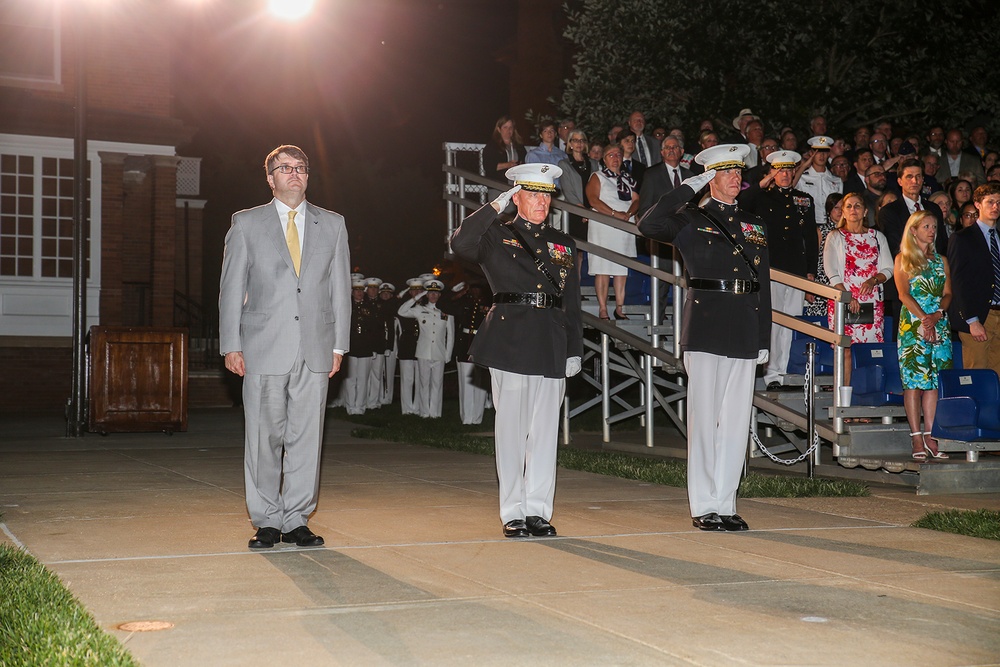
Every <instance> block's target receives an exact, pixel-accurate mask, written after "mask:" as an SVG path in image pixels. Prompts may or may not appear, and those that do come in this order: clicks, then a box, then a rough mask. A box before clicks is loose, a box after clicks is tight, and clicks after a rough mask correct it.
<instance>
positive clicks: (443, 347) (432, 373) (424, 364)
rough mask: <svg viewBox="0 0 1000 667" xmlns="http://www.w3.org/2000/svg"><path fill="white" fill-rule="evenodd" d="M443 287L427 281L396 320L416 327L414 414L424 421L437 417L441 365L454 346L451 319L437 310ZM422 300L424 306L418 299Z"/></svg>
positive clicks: (441, 284)
mask: <svg viewBox="0 0 1000 667" xmlns="http://www.w3.org/2000/svg"><path fill="white" fill-rule="evenodd" d="M443 289H444V283H442V282H441V281H440V280H428V281H427V282H426V283H424V290H425V291H424V292H423V293H421V294H419V295H417V298H416V299H413V300H412V301H407V302H406V303H404V304H403V305H402V306H400V307H399V316H400V317H411V318H414V319H416V320H417V323H418V324H419V325H420V337H419V338H417V391H416V394H417V414H419V415H420V416H421V417H424V418H432V419H437V418H438V417H440V416H441V402H442V399H443V393H442V388H443V386H444V365H445V364H446V363H447V362H448V361H449V360H450V359H451V352H452V349H453V348H454V346H455V318H454V317H452V316H451V315H448V314H447V313H444V312H442V311H441V310H439V309H438V306H437V303H438V300H439V299H440V298H441V290H443ZM422 296H426V297H427V300H426V302H421V301H420V297H422Z"/></svg>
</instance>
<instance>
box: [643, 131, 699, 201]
mask: <svg viewBox="0 0 1000 667" xmlns="http://www.w3.org/2000/svg"><path fill="white" fill-rule="evenodd" d="M683 155H684V147H683V146H682V145H681V142H680V141H678V140H677V138H676V137H672V136H670V137H667V138H666V139H664V140H663V144H662V146H661V147H660V157H661V158H662V160H661V162H660V163H659V164H657V165H656V166H655V167H650V168H649V169H647V170H646V174H645V177H644V180H643V184H642V190H640V191H639V211H638V213H639V215H640V216H641V215H642V214H643V213H645V212H646V211H647V210H648V209H649V208H650V207H651V206H652V205H653V204H655V203H656V202H658V201H659V200H660V197H662V196H663V195H665V194H667V193H668V192H670V191H671V190H673V189H674V188H676V187H680V184H681V181H683V180H684V179H686V178H690V177H691V176H693V175H694V174H692V173H691V170H690V169H685V168H684V167H682V166H681V157H682V156H683Z"/></svg>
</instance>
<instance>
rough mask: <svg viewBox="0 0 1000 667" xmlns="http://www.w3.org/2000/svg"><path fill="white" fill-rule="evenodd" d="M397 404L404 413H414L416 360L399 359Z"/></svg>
mask: <svg viewBox="0 0 1000 667" xmlns="http://www.w3.org/2000/svg"><path fill="white" fill-rule="evenodd" d="M399 405H400V408H402V413H403V414H404V415H415V414H417V413H418V411H419V408H418V407H417V360H416V359H400V360H399Z"/></svg>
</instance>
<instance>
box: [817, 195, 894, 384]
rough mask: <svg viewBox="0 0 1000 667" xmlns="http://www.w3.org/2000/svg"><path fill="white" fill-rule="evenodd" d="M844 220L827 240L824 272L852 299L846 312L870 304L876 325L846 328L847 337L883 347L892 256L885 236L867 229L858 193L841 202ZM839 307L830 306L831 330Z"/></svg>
mask: <svg viewBox="0 0 1000 667" xmlns="http://www.w3.org/2000/svg"><path fill="white" fill-rule="evenodd" d="M840 206H841V209H842V210H843V211H844V213H843V216H842V217H841V219H840V221H839V222H838V223H837V228H836V229H835V230H833V231H832V232H830V233H829V234H828V235H827V237H826V244H825V245H824V246H823V268H824V269H825V270H826V275H827V278H828V279H829V281H830V286H831V287H833V288H835V289H839V290H841V291H844V292H850V293H851V296H852V297H853V298H852V299H851V301H850V302H849V303H848V306H847V309H848V310H849V311H850V312H851V313H855V314H856V313H858V312H859V311H860V310H861V304H871V307H872V309H873V311H874V318H873V321H872V322H871V323H869V324H855V325H853V326H852V325H845V326H844V335H847V336H850V337H851V342H853V343H881V342H882V341H883V335H882V329H883V328H884V327H885V320H884V304H883V303H882V283H884V282H886V281H887V280H889V279H890V278H892V255H891V254H889V244H888V243H887V242H886V240H885V236H884V235H883V234H882V232H880V231H878V230H876V229H868V228H867V227H866V226H865V216H866V215H867V212H868V207H867V205H866V204H865V200H864V197H862V196H861V194H860V193H858V192H850V193H848V194H846V195H844V198H843V199H842V200H841V201H840ZM836 305H837V304H836V303H835V302H833V301H830V302H829V305H828V310H827V315H828V317H829V321H830V328H831V329H832V328H833V316H834V309H835V308H836ZM850 382H851V350H850V348H847V349H846V350H844V384H845V385H847V384H850Z"/></svg>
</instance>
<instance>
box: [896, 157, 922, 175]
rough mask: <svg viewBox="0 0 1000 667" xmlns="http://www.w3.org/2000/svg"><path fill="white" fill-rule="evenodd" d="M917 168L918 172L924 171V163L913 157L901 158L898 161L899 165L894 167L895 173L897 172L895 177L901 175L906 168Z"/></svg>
mask: <svg viewBox="0 0 1000 667" xmlns="http://www.w3.org/2000/svg"><path fill="white" fill-rule="evenodd" d="M914 168H916V169H919V170H920V173H921V174H922V173H924V163H923V162H921V161H920V160H919V159H917V158H915V157H908V158H903V159H902V160H900V161H899V166H898V167H896V173H897V174H899V176H897V178H902V177H903V172H904V171H906V170H907V169H914Z"/></svg>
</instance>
